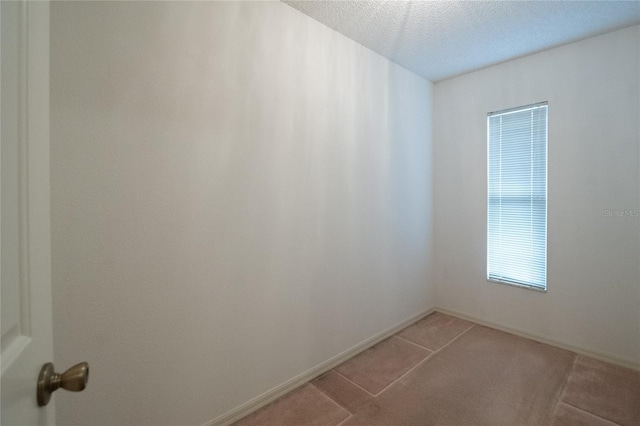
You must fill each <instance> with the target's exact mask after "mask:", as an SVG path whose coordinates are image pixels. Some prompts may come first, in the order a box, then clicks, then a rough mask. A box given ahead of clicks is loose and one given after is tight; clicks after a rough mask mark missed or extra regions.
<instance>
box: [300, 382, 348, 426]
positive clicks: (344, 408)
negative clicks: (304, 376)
mask: <svg viewBox="0 0 640 426" xmlns="http://www.w3.org/2000/svg"><path fill="white" fill-rule="evenodd" d="M309 384H310V385H311V386H313V387H314V388H315V389H316V390H317V391H318V392H320V393H321V394H323V395H324V396H326V397H327V398H329V399H330V400H331V401H332V402H333V403H334V404H336V405H337V406H338V407H340V408H342V409H343V410H344V411H346V412H347V413H349V416H348V417H347V419H348V418H349V417H350V416H351V415H353V413H352V412H351V411H350V410H349V409H348V408H347V407H345V406H344V405H342V404H340V403H339V402H338V401H336V400H335V399H333V398H332V397H331V395H329V394H328V393H326V392H325V391H324V390H322V389H320V388H319V387H317V386H316V385H314V384H313V383H312V382H309ZM344 420H346V419H344Z"/></svg>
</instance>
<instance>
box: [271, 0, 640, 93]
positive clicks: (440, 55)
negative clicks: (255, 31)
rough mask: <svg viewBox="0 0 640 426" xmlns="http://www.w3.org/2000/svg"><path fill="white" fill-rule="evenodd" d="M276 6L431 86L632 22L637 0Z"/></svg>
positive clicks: (639, 7) (376, 0) (639, 10)
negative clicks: (289, 9)
mask: <svg viewBox="0 0 640 426" xmlns="http://www.w3.org/2000/svg"><path fill="white" fill-rule="evenodd" d="M282 1H283V2H284V3H286V4H288V5H290V6H292V7H294V8H296V9H298V10H299V11H301V12H302V13H304V14H306V15H308V16H310V17H312V18H313V19H315V20H317V21H319V22H321V23H322V24H324V25H326V26H328V27H330V28H332V29H334V30H336V31H338V32H339V33H341V34H343V35H345V36H347V37H349V38H350V39H353V40H355V41H356V42H358V43H360V44H362V45H363V46H365V47H368V48H369V49H371V50H373V51H375V52H377V53H379V54H380V55H382V56H384V57H386V58H388V59H390V60H391V61H393V62H395V63H397V64H399V65H401V66H403V67H405V68H407V69H409V70H411V71H413V72H414V73H416V74H418V75H420V76H422V77H424V78H426V79H428V80H431V81H434V82H438V81H441V80H445V79H448V78H451V77H454V76H457V75H460V74H464V73H467V72H470V71H473V70H476V69H480V68H484V67H487V66H490V65H494V64H497V63H500V62H504V61H507V60H510V59H514V58H517V57H521V56H525V55H529V54H531V53H535V52H539V51H542V50H546V49H549V48H553V47H557V46H560V45H563V44H567V43H571V42H574V41H578V40H581V39H585V38H588V37H592V36H595V35H599V34H603V33H606V32H609V31H613V30H616V29H620V28H624V27H628V26H631V25H635V24H638V23H640V0H635V1H604V0H600V1H380V0H366V1H310V0H306V1H297V0H282Z"/></svg>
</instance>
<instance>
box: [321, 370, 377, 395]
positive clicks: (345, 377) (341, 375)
mask: <svg viewBox="0 0 640 426" xmlns="http://www.w3.org/2000/svg"><path fill="white" fill-rule="evenodd" d="M331 371H333V372H335V373H336V374H337V375H339V376H340V377H342V378H343V379H345V380H346V381H348V382H349V383H351V384H353V385H355V386H357V387H359V388H360V389H362V390H363V391H365V392H366V393H368V394H369V395H371V396H376V395H375V394H373V393H371V392H369V391H368V390H366V389H365V388H363V387H362V386H360V385H359V384H357V383H356V382H354V381H353V380H351V379H350V378H348V377H347V376H345V375H344V374H342V373H340V372H339V371H338V370H336V369H335V368H334V369H333V370H331Z"/></svg>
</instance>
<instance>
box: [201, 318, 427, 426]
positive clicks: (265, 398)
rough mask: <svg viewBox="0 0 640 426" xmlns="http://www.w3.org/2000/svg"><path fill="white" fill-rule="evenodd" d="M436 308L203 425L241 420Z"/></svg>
mask: <svg viewBox="0 0 640 426" xmlns="http://www.w3.org/2000/svg"><path fill="white" fill-rule="evenodd" d="M434 311H435V309H434V308H429V309H425V310H423V311H421V312H419V313H417V314H415V315H412V316H411V317H409V318H407V319H405V320H403V321H400V322H399V323H397V324H395V325H393V326H391V327H389V328H387V329H386V330H383V331H381V332H380V333H378V334H375V335H374V336H372V337H370V338H368V339H367V340H364V341H362V342H360V343H358V344H357V345H355V346H352V347H351V348H349V349H347V350H346V351H344V352H342V353H339V354H338V355H336V356H334V357H332V358H329V359H328V360H326V361H324V362H322V363H320V364H318V365H316V366H315V367H313V368H311V369H309V370H307V371H305V372H304V373H302V374H299V375H297V376H295V377H293V378H291V379H289V380H287V381H286V382H284V383H282V384H281V385H278V386H276V387H275V388H273V389H270V390H268V391H267V392H265V393H263V394H262V395H260V396H258V397H256V398H254V399H252V400H251V401H248V402H246V403H245V404H242V405H240V406H239V407H237V408H234V409H233V410H231V411H229V412H227V413H224V414H222V415H221V416H218V417H216V418H215V419H213V420H211V421H209V422H207V423H205V424H204V425H203V426H227V425H230V424H231V423H233V422H235V421H238V420H240V419H241V418H243V417H245V416H247V415H249V414H251V413H252V412H254V411H256V410H258V409H259V408H261V407H264V406H265V405H267V404H268V403H270V402H272V401H275V400H276V399H278V398H280V397H281V396H283V395H285V394H287V393H289V392H291V391H292V390H294V389H295V388H297V387H299V386H302V385H304V384H305V383H307V382H309V381H311V380H313V379H315V378H316V377H318V376H320V375H321V374H323V373H325V372H327V371H329V370H331V369H332V368H333V367H335V366H337V365H339V364H341V363H343V362H344V361H346V360H347V359H349V358H351V357H352V356H354V355H357V354H359V353H360V352H362V351H364V350H366V349H369V348H370V347H371V346H373V345H375V344H376V343H378V342H381V341H382V340H384V339H386V338H387V337H389V336H391V335H393V334H395V333H397V332H398V331H400V330H402V329H403V328H405V327H406V326H408V325H410V324H412V323H414V322H416V321H418V320H420V319H421V318H423V317H426V316H427V315H429V314H430V313H432V312H434Z"/></svg>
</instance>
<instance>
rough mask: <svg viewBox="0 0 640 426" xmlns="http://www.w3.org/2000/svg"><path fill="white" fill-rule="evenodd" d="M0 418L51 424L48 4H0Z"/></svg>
mask: <svg viewBox="0 0 640 426" xmlns="http://www.w3.org/2000/svg"><path fill="white" fill-rule="evenodd" d="M0 30H1V31H0V42H1V49H2V67H1V70H0V81H1V85H0V98H1V119H2V126H1V127H2V133H1V135H2V145H1V149H0V195H1V197H0V198H1V209H0V222H1V228H0V240H1V246H0V260H1V262H0V286H1V294H0V296H1V320H2V326H1V331H2V338H1V341H0V343H1V353H0V357H1V358H0V361H1V365H2V386H1V392H2V394H1V396H0V399H1V401H2V402H1V404H2V410H1V419H0V421H1V423H2V424H7V425H14V424H16V425H19V424H29V425H32V424H33V425H35V424H54V422H55V413H54V406H53V404H50V405H49V406H47V407H43V408H38V406H37V402H36V383H37V379H38V374H39V371H40V368H41V366H42V365H43V364H44V363H46V362H50V361H53V340H52V324H51V323H52V314H51V313H52V312H51V311H52V309H51V249H50V247H51V245H50V224H49V221H50V211H49V204H50V202H49V193H50V191H49V4H48V3H46V2H26V1H12V2H4V1H3V2H1V3H0Z"/></svg>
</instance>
